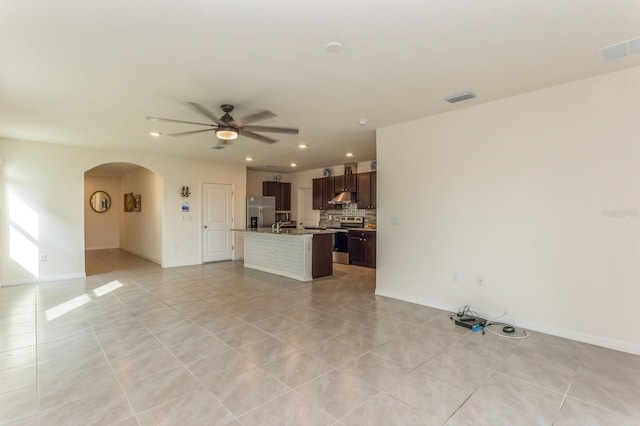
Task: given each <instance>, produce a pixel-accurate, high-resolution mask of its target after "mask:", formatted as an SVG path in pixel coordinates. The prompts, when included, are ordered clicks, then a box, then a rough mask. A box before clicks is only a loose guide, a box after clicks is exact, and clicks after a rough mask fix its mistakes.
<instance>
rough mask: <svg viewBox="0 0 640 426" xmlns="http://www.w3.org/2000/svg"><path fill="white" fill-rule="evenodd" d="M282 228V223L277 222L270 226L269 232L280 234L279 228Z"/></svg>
mask: <svg viewBox="0 0 640 426" xmlns="http://www.w3.org/2000/svg"><path fill="white" fill-rule="evenodd" d="M281 227H282V222H277V223H274V224H273V225H271V230H272V231H273V232H280V228H281Z"/></svg>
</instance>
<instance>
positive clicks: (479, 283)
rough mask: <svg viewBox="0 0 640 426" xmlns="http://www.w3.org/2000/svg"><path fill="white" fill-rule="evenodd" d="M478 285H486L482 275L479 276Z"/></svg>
mask: <svg viewBox="0 0 640 426" xmlns="http://www.w3.org/2000/svg"><path fill="white" fill-rule="evenodd" d="M478 285H480V286H483V285H484V277H483V276H482V275H478Z"/></svg>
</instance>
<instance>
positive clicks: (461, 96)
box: [444, 90, 476, 104]
mask: <svg viewBox="0 0 640 426" xmlns="http://www.w3.org/2000/svg"><path fill="white" fill-rule="evenodd" d="M475 97H476V94H475V93H473V92H472V91H471V90H467V91H466V92H460V93H456V94H455V95H451V96H447V97H446V98H444V100H445V101H447V102H449V103H450V104H455V103H456V102H462V101H466V100H467V99H473V98H475Z"/></svg>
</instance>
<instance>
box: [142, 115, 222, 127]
mask: <svg viewBox="0 0 640 426" xmlns="http://www.w3.org/2000/svg"><path fill="white" fill-rule="evenodd" d="M145 118H146V119H147V120H149V121H169V122H171V123H185V124H197V125H199V126H215V124H211V123H196V122H195V121H184V120H174V119H172V118H161V117H145Z"/></svg>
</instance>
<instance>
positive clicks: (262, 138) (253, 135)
mask: <svg viewBox="0 0 640 426" xmlns="http://www.w3.org/2000/svg"><path fill="white" fill-rule="evenodd" d="M240 134H241V135H242V136H246V137H248V138H251V139H255V140H258V141H260V142H265V143H276V142H278V141H277V140H276V139H271V138H268V137H266V136H262V135H259V134H257V133H253V132H247V131H246V130H240Z"/></svg>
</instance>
